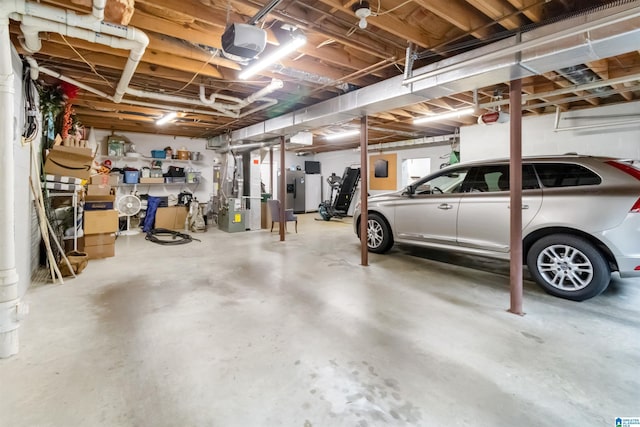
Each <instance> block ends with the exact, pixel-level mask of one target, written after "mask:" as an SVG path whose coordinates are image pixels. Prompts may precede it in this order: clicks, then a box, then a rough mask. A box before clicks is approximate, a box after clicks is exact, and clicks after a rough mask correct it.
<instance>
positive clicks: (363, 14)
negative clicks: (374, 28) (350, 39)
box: [353, 1, 371, 30]
mask: <svg viewBox="0 0 640 427" xmlns="http://www.w3.org/2000/svg"><path fill="white" fill-rule="evenodd" d="M353 11H354V12H355V14H356V16H357V17H358V18H360V21H359V22H358V27H360V28H361V29H363V30H364V29H365V28H367V18H368V17H369V16H371V8H369V2H366V1H361V2H360V3H358V4H354V5H353Z"/></svg>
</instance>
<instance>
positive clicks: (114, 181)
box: [91, 173, 122, 186]
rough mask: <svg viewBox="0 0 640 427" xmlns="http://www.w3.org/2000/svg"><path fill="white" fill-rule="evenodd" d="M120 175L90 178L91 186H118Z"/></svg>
mask: <svg viewBox="0 0 640 427" xmlns="http://www.w3.org/2000/svg"><path fill="white" fill-rule="evenodd" d="M121 176H122V175H120V174H119V173H112V174H109V175H105V174H99V175H93V176H91V184H92V185H111V186H114V185H118V184H120V177H121Z"/></svg>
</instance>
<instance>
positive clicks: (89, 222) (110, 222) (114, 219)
mask: <svg viewBox="0 0 640 427" xmlns="http://www.w3.org/2000/svg"><path fill="white" fill-rule="evenodd" d="M116 231H118V211H116V210H104V211H86V212H85V213H84V234H85V245H86V244H87V242H86V235H87V234H99V233H115V232H116Z"/></svg>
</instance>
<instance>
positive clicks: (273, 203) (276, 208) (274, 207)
mask: <svg viewBox="0 0 640 427" xmlns="http://www.w3.org/2000/svg"><path fill="white" fill-rule="evenodd" d="M267 205H268V206H269V212H270V213H271V231H273V223H274V222H280V200H267ZM289 221H294V222H295V223H296V233H297V232H298V217H297V216H296V215H294V213H293V209H285V210H284V229H285V230H286V229H287V222H289Z"/></svg>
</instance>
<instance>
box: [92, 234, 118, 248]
mask: <svg viewBox="0 0 640 427" xmlns="http://www.w3.org/2000/svg"><path fill="white" fill-rule="evenodd" d="M115 242H116V233H99V234H88V235H86V236H84V244H85V246H99V245H112V244H114V243H115Z"/></svg>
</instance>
